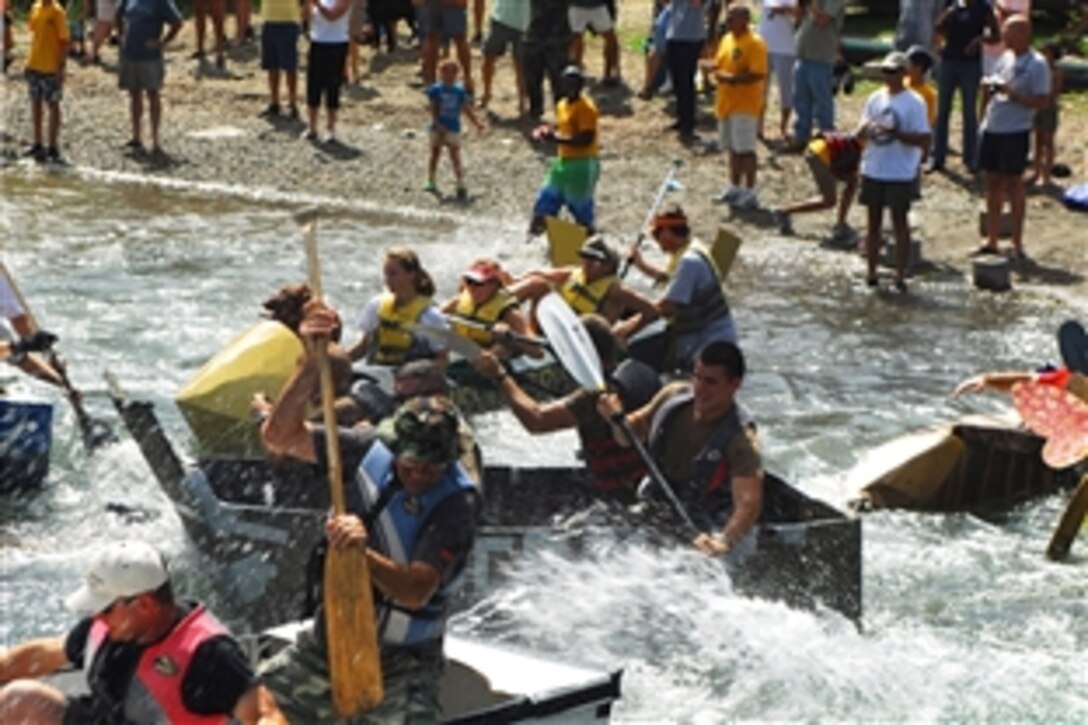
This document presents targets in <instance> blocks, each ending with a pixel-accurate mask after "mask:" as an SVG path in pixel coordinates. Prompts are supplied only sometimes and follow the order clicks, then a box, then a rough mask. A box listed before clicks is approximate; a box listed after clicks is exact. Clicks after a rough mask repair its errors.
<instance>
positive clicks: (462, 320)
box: [446, 313, 551, 349]
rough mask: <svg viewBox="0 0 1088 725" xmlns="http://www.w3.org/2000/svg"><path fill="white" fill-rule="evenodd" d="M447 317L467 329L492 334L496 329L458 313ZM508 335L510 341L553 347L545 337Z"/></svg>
mask: <svg viewBox="0 0 1088 725" xmlns="http://www.w3.org/2000/svg"><path fill="white" fill-rule="evenodd" d="M446 317H448V318H449V319H451V320H454V321H456V322H457V323H458V324H461V325H464V326H465V327H472V328H474V329H477V330H484V331H486V332H491V330H492V329H493V328H494V327H495V323H487V322H480V321H479V320H473V319H472V318H469V317H464V316H462V315H458V314H456V313H451V314H448V315H446ZM507 335H509V337H510V339H511V340H513V341H514V342H521V343H524V344H526V345H537V346H539V347H543V348H547V349H551V346H550V345H549V344H548V341H547V340H546V339H544V338H543V337H534V336H533V335H522V334H519V333H517V332H508V333H507Z"/></svg>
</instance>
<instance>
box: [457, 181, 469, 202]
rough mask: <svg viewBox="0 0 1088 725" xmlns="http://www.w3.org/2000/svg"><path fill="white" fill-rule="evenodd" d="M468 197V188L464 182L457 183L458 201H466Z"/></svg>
mask: <svg viewBox="0 0 1088 725" xmlns="http://www.w3.org/2000/svg"><path fill="white" fill-rule="evenodd" d="M466 199H468V189H467V188H466V187H465V185H464V184H461V183H458V184H457V201H465V200H466Z"/></svg>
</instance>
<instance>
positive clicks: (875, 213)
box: [865, 205, 883, 285]
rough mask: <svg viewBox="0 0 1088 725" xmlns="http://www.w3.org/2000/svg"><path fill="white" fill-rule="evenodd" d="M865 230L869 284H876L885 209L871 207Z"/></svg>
mask: <svg viewBox="0 0 1088 725" xmlns="http://www.w3.org/2000/svg"><path fill="white" fill-rule="evenodd" d="M868 209H869V215H868V223H867V225H866V228H865V259H866V261H867V262H868V270H869V284H870V285H875V284H876V279H877V276H876V265H877V262H878V261H879V259H880V221H881V217H882V216H883V214H882V213H881V212H883V207H880V206H875V205H874V206H870V207H868Z"/></svg>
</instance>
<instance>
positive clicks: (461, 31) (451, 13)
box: [416, 0, 468, 38]
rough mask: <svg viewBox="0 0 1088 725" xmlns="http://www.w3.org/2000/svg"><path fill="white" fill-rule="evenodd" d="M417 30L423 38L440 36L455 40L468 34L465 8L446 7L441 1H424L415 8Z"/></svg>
mask: <svg viewBox="0 0 1088 725" xmlns="http://www.w3.org/2000/svg"><path fill="white" fill-rule="evenodd" d="M416 18H417V19H418V20H419V30H420V32H421V33H422V34H423V36H424V37H427V36H429V35H440V36H443V37H449V38H457V37H463V36H464V35H465V34H466V33H468V15H467V13H466V12H465V8H463V7H457V6H454V5H446V4H445V2H444V1H443V0H426V3H425V4H424V5H421V6H418V7H416Z"/></svg>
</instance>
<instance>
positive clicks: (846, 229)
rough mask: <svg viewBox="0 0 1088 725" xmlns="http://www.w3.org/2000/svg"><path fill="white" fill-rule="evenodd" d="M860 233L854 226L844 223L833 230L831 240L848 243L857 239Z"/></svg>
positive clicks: (840, 223) (836, 225)
mask: <svg viewBox="0 0 1088 725" xmlns="http://www.w3.org/2000/svg"><path fill="white" fill-rule="evenodd" d="M857 235H858V233H857V232H856V231H855V230H854V228H853V227H852V226H850V225H849V224H846V223H844V222H839V223H837V224H835V226H834V227H832V229H831V239H832V240H833V241H836V242H848V241H850V240H851V239H854V238H855V237H857Z"/></svg>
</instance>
